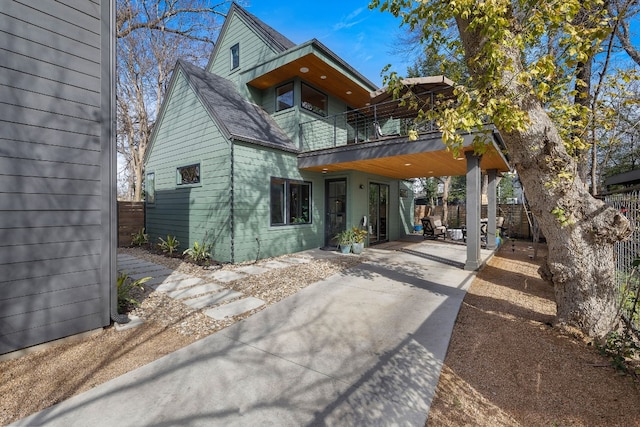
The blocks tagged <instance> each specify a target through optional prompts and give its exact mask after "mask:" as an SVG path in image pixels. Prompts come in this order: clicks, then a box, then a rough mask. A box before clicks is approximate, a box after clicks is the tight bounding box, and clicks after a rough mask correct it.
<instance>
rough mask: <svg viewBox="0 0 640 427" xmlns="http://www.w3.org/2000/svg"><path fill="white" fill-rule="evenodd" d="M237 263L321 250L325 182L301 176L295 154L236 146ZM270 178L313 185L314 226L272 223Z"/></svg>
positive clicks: (312, 213) (318, 176) (235, 214)
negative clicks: (303, 251)
mask: <svg viewBox="0 0 640 427" xmlns="http://www.w3.org/2000/svg"><path fill="white" fill-rule="evenodd" d="M233 156H234V195H235V204H234V212H233V215H234V223H235V224H236V227H235V232H234V249H235V262H243V261H249V260H252V259H256V256H257V252H258V242H257V241H256V238H257V239H259V241H260V258H265V257H271V256H278V255H283V254H287V253H292V252H299V251H301V250H305V249H311V248H316V247H320V246H322V236H323V235H322V230H323V222H322V220H323V216H322V212H323V197H324V188H323V185H324V180H323V179H322V175H321V174H307V173H301V172H300V171H299V170H298V161H297V158H296V155H295V154H289V153H283V152H279V151H277V150H271V149H266V148H261V147H256V146H252V145H249V144H243V143H236V144H235V145H234V154H233ZM271 177H278V178H288V179H295V180H302V181H309V182H311V185H312V188H311V191H312V193H311V194H312V206H311V215H312V223H311V224H302V225H290V226H274V227H272V226H271V224H270V222H271V220H270V218H271V217H270V181H271Z"/></svg>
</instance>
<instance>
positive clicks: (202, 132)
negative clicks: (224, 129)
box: [146, 75, 231, 262]
mask: <svg viewBox="0 0 640 427" xmlns="http://www.w3.org/2000/svg"><path fill="white" fill-rule="evenodd" d="M166 102H167V104H166V105H165V106H164V114H163V116H162V117H161V119H160V121H159V123H158V129H157V133H156V135H155V138H154V141H153V146H152V148H151V152H150V154H149V157H148V161H147V163H146V172H147V173H150V172H153V173H155V181H156V182H155V188H156V201H155V203H154V204H146V225H147V233H148V234H149V239H150V241H151V242H152V243H157V242H158V238H159V237H162V238H166V236H167V235H168V234H170V235H172V236H176V237H177V239H178V240H179V241H180V250H181V251H183V250H184V249H186V248H187V247H190V246H192V245H193V244H194V242H195V241H198V242H199V243H202V241H203V240H204V239H205V238H206V239H207V243H209V244H212V245H213V256H214V257H215V259H216V260H219V261H226V262H228V261H230V260H231V237H230V215H229V211H230V197H231V193H230V187H231V180H230V171H231V165H230V160H229V159H230V157H229V156H230V145H229V144H230V143H229V141H227V140H225V138H224V137H223V135H222V134H221V133H220V131H219V129H218V128H217V126H216V125H215V123H214V121H213V119H212V118H211V117H210V116H209V114H208V113H207V110H206V109H205V108H204V106H203V105H202V103H201V102H200V100H199V98H198V97H197V96H196V94H195V93H194V92H193V90H192V89H191V87H190V86H189V84H188V83H187V81H186V80H185V78H184V77H183V76H182V75H179V76H178V77H177V78H176V81H175V84H174V86H173V88H172V90H171V93H170V94H169V95H168V97H167V101H166ZM194 163H200V174H201V182H200V184H197V185H192V186H178V185H176V170H177V168H178V167H181V166H186V165H190V164H194Z"/></svg>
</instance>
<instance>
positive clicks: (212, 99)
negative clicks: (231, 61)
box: [174, 61, 298, 152]
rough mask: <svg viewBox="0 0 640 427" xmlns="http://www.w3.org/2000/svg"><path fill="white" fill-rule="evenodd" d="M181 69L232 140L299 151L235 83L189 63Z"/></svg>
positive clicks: (180, 63)
mask: <svg viewBox="0 0 640 427" xmlns="http://www.w3.org/2000/svg"><path fill="white" fill-rule="evenodd" d="M178 67H179V68H181V69H182V70H183V71H184V75H185V76H186V78H187V80H188V81H189V83H190V84H191V86H192V87H193V88H194V90H195V92H196V93H197V94H198V96H199V97H200V99H202V101H203V103H204V105H205V106H206V108H207V109H208V110H209V112H210V113H211V115H212V116H213V117H214V118H215V120H216V122H217V124H218V125H219V126H220V127H221V129H222V131H223V132H225V133H226V134H227V136H228V137H230V138H232V139H235V140H240V141H246V142H252V143H255V144H259V145H263V146H267V147H271V148H277V149H281V150H285V151H292V152H297V151H298V149H297V147H296V146H295V145H294V144H293V142H292V141H291V139H289V137H288V136H287V135H286V134H285V133H284V131H283V130H282V128H280V126H278V124H277V123H276V122H275V120H273V118H272V117H271V116H270V115H269V114H268V113H267V112H266V111H264V110H263V109H262V108H260V107H259V106H257V105H255V104H252V103H250V102H248V101H247V100H245V99H244V98H243V97H242V96H241V95H240V94H239V93H238V91H237V90H236V88H235V85H234V84H233V83H232V82H231V81H229V80H227V79H225V78H223V77H220V76H218V75H216V74H212V73H209V72H207V71H205V70H203V69H202V68H199V67H196V66H195V65H193V64H190V63H188V62H185V61H178ZM174 72H175V71H174Z"/></svg>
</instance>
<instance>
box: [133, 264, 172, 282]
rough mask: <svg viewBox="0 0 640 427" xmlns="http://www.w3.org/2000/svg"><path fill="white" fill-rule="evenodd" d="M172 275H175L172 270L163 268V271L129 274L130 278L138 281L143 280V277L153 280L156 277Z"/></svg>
mask: <svg viewBox="0 0 640 427" xmlns="http://www.w3.org/2000/svg"><path fill="white" fill-rule="evenodd" d="M171 273H173V270H171V269H170V268H166V267H163V269H162V270H151V271H140V272H135V273H129V277H131V278H133V279H134V280H137V279H142V278H143V277H151V278H153V277H156V276H168V275H169V274H171Z"/></svg>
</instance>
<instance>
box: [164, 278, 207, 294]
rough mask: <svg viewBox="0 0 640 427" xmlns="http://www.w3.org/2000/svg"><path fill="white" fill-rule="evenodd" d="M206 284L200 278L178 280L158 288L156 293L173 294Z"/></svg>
mask: <svg viewBox="0 0 640 427" xmlns="http://www.w3.org/2000/svg"><path fill="white" fill-rule="evenodd" d="M203 282H205V280H204V279H201V278H200V277H189V278H188V279H183V280H178V281H176V282H166V283H162V284H161V285H158V286H156V291H159V292H173V291H177V290H178V289H183V288H190V287H191V286H195V285H199V284H201V283H203Z"/></svg>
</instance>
